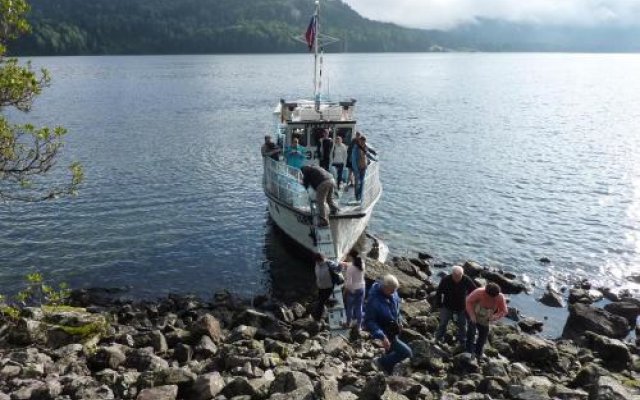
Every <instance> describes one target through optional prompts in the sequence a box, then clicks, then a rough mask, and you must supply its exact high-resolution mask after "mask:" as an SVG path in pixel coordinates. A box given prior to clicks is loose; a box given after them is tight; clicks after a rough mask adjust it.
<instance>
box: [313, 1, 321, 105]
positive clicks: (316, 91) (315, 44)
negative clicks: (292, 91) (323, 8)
mask: <svg viewBox="0 0 640 400" xmlns="http://www.w3.org/2000/svg"><path fill="white" fill-rule="evenodd" d="M315 19H316V34H315V36H314V38H313V53H314V54H313V57H314V61H313V64H314V65H313V98H314V100H315V103H316V111H320V79H322V70H320V71H318V38H319V37H320V0H316V11H315ZM318 75H319V76H320V79H318Z"/></svg>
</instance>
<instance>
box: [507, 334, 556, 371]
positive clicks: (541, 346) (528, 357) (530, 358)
mask: <svg viewBox="0 0 640 400" xmlns="http://www.w3.org/2000/svg"><path fill="white" fill-rule="evenodd" d="M504 340H505V341H506V342H507V343H508V344H509V346H510V347H511V349H512V352H513V358H515V359H516V360H517V361H524V362H527V363H530V364H533V365H537V366H541V367H544V366H549V365H553V364H555V363H556V362H557V361H558V350H557V348H556V346H555V344H554V343H553V342H551V341H549V340H545V339H542V338H539V337H536V336H531V335H518V334H513V333H512V334H508V335H506V336H505V337H504Z"/></svg>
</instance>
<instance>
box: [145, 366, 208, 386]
mask: <svg viewBox="0 0 640 400" xmlns="http://www.w3.org/2000/svg"><path fill="white" fill-rule="evenodd" d="M151 373H152V374H153V382H154V386H162V385H181V384H189V383H192V382H194V381H195V380H196V377H197V376H196V374H194V373H193V372H191V371H189V370H188V369H186V368H175V367H169V368H165V369H161V370H159V371H153V372H151Z"/></svg>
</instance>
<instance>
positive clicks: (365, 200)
mask: <svg viewBox="0 0 640 400" xmlns="http://www.w3.org/2000/svg"><path fill="white" fill-rule="evenodd" d="M381 190H382V185H380V165H379V164H378V162H377V161H372V162H371V164H369V166H368V167H367V173H366V174H365V176H364V190H363V192H362V208H367V207H369V205H370V204H371V203H373V202H374V201H375V200H376V199H377V198H378V196H379V195H380V191H381Z"/></svg>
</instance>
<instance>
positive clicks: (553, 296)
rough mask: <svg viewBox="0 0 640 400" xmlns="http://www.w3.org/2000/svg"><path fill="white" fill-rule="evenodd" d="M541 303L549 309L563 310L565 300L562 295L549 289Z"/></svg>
mask: <svg viewBox="0 0 640 400" xmlns="http://www.w3.org/2000/svg"><path fill="white" fill-rule="evenodd" d="M539 301H540V303H542V304H544V305H545V306H548V307H556V308H562V307H564V300H563V299H562V294H560V293H559V292H557V291H556V290H554V289H552V288H549V287H548V288H547V291H546V292H545V293H544V294H543V295H542V297H541V298H540V300H539Z"/></svg>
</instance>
